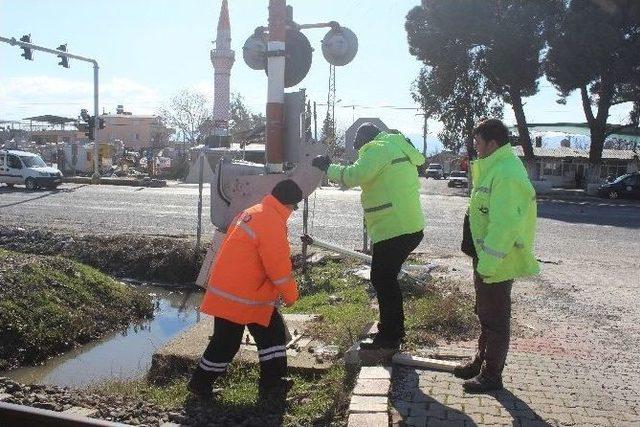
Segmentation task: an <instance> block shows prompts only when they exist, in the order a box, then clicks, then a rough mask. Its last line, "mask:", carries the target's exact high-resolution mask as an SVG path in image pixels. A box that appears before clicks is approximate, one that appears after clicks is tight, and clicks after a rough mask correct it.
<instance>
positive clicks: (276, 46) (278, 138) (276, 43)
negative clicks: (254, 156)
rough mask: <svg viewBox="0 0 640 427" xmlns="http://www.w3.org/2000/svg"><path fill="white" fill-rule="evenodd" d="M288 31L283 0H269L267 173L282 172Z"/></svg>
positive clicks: (284, 0) (285, 6)
mask: <svg viewBox="0 0 640 427" xmlns="http://www.w3.org/2000/svg"><path fill="white" fill-rule="evenodd" d="M286 31H287V2H286V0H269V43H268V45H267V74H268V84H269V88H268V90H267V145H266V163H267V164H266V168H267V173H281V172H282V170H283V169H282V163H283V149H282V136H283V128H284V60H285V52H284V50H285V35H286Z"/></svg>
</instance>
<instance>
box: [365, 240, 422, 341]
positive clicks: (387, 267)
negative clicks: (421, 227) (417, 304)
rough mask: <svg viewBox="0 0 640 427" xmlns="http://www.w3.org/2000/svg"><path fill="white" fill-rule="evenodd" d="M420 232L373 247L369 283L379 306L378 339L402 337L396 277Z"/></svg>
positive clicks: (416, 243)
mask: <svg viewBox="0 0 640 427" xmlns="http://www.w3.org/2000/svg"><path fill="white" fill-rule="evenodd" d="M423 237H424V233H423V232H422V231H419V232H417V233H412V234H403V235H402V236H398V237H394V238H391V239H388V240H383V241H381V242H378V243H374V245H373V254H372V255H373V260H372V262H371V284H372V285H373V288H374V289H375V290H376V295H377V297H378V306H379V307H380V323H379V324H378V337H379V338H378V339H382V340H388V341H396V340H401V339H402V338H404V310H403V308H402V292H400V284H399V283H398V274H400V269H401V268H402V264H403V263H404V262H405V261H406V260H407V257H408V256H409V254H410V253H411V252H412V251H413V250H414V249H415V248H417V247H418V245H419V244H420V242H421V241H422V238H423Z"/></svg>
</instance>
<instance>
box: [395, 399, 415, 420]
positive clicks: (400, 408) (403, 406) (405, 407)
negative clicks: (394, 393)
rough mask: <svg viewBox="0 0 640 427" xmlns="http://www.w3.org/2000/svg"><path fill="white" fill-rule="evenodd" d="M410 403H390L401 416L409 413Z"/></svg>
mask: <svg viewBox="0 0 640 427" xmlns="http://www.w3.org/2000/svg"><path fill="white" fill-rule="evenodd" d="M410 408H411V405H410V404H409V403H408V402H393V403H392V404H391V409H392V410H396V411H397V412H398V413H399V414H400V415H402V416H403V417H407V416H408V415H409V409H410Z"/></svg>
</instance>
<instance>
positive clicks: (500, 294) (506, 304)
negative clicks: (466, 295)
mask: <svg viewBox="0 0 640 427" xmlns="http://www.w3.org/2000/svg"><path fill="white" fill-rule="evenodd" d="M476 265H477V261H474V277H473V279H474V280H473V282H474V285H475V290H476V305H475V313H476V315H477V316H478V319H479V320H480V337H479V338H478V352H477V353H476V359H475V362H477V363H482V369H481V373H482V374H483V375H485V376H487V377H490V378H494V379H500V378H501V377H502V370H503V369H504V364H505V361H506V360H507V352H508V351H509V339H510V335H511V288H512V286H513V280H508V281H506V282H499V283H485V282H484V281H483V280H482V278H481V277H480V275H478V273H477V272H476V270H475V267H476Z"/></svg>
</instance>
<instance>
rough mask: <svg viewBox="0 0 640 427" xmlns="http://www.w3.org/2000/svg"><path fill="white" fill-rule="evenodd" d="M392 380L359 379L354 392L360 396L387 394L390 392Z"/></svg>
mask: <svg viewBox="0 0 640 427" xmlns="http://www.w3.org/2000/svg"><path fill="white" fill-rule="evenodd" d="M390 386H391V381H389V380H386V379H374V380H370V379H358V382H357V383H356V386H355V388H354V389H353V394H356V395H358V396H386V395H388V394H389V387H390Z"/></svg>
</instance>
